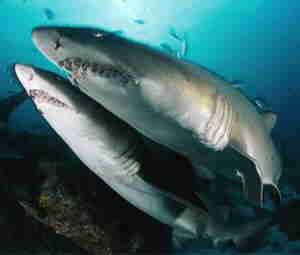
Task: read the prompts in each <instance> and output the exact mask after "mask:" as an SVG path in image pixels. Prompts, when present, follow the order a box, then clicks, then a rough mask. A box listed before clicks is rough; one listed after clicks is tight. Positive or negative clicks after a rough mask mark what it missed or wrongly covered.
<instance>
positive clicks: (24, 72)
mask: <svg viewBox="0 0 300 255" xmlns="http://www.w3.org/2000/svg"><path fill="white" fill-rule="evenodd" d="M15 72H16V75H17V78H18V79H19V81H20V82H21V83H22V85H23V87H24V89H25V90H26V92H27V93H28V90H29V89H30V85H31V82H32V80H33V78H34V70H33V68H32V67H30V66H27V65H22V64H15Z"/></svg>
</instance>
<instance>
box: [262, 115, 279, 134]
mask: <svg viewBox="0 0 300 255" xmlns="http://www.w3.org/2000/svg"><path fill="white" fill-rule="evenodd" d="M263 118H264V121H265V125H266V127H267V129H268V130H269V132H271V131H272V129H273V127H274V126H275V124H276V121H277V115H276V114H275V113H274V112H264V113H263Z"/></svg>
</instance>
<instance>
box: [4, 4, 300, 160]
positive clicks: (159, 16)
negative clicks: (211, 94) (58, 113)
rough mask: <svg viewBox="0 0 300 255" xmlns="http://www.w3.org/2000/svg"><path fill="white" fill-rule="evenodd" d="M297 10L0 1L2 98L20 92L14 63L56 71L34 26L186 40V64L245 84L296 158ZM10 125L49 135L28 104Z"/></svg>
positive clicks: (172, 44)
mask: <svg viewBox="0 0 300 255" xmlns="http://www.w3.org/2000/svg"><path fill="white" fill-rule="evenodd" d="M299 13H300V3H299V1H298V0H289V1H271V0H267V1H263V0H251V1H233V0H189V1H175V0H164V1H160V0H151V1H149V0H148V1H142V0H76V1H71V0H64V1H62V0H43V1H41V0H1V1H0V21H1V27H0V83H1V87H0V97H5V96H7V95H9V94H12V93H14V92H15V91H19V90H20V89H21V88H20V86H19V85H18V83H17V81H16V79H15V76H14V74H13V71H12V68H11V65H12V64H13V63H15V62H21V63H27V64H32V65H36V66H39V67H43V68H48V69H50V70H52V71H53V70H54V71H57V70H56V69H55V67H54V66H53V65H52V64H50V63H48V62H47V60H46V59H45V58H44V57H43V56H42V55H41V54H40V53H39V52H38V51H37V50H36V48H35V47H34V45H33V43H32V41H31V36H30V35H31V31H32V29H33V28H35V27H37V26H45V25H72V26H88V27H96V28H101V29H105V30H109V31H117V32H119V33H120V34H121V35H122V36H124V37H127V38H131V39H134V40H137V41H140V42H143V43H146V44H148V45H150V46H153V47H158V48H160V49H162V50H168V51H170V50H173V51H180V47H181V45H180V42H179V41H178V40H177V39H176V38H175V37H176V36H174V34H176V35H178V36H179V37H181V38H183V37H184V38H185V39H186V42H187V52H186V55H185V56H184V57H185V58H186V59H189V60H192V61H194V62H197V63H200V64H202V65H204V66H206V67H207V68H209V69H211V70H214V71H216V72H218V73H219V74H221V75H223V76H224V77H226V78H227V79H229V80H240V81H242V82H243V88H242V89H243V90H244V91H245V92H246V93H247V94H248V95H249V96H251V97H259V98H262V99H263V101H265V102H267V104H268V105H269V106H270V108H271V109H272V110H273V111H275V112H277V113H278V123H277V125H276V128H275V132H274V134H275V139H276V140H279V139H280V141H281V144H283V145H284V146H283V147H284V148H285V149H284V150H285V153H286V154H287V155H289V158H290V160H293V159H296V158H297V156H298V153H299V151H300V150H299V147H298V142H299V141H300V140H299V134H298V133H299V130H300V117H299V113H298V111H299V109H300V100H299V98H300V87H299V84H300V75H299V68H300V33H299V22H300V20H299V19H300V16H299ZM161 46H163V47H161ZM11 126H12V127H13V128H16V129H20V130H24V129H25V130H30V131H32V132H45V131H46V129H45V125H44V123H43V122H42V120H41V118H40V116H39V115H38V114H37V113H36V112H35V111H34V110H33V107H32V105H31V103H30V102H26V103H25V104H24V105H22V106H21V107H20V108H19V109H18V111H17V112H16V113H15V114H14V115H13V117H12V119H11Z"/></svg>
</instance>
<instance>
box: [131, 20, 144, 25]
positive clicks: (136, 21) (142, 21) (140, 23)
mask: <svg viewBox="0 0 300 255" xmlns="http://www.w3.org/2000/svg"><path fill="white" fill-rule="evenodd" d="M133 22H134V23H136V24H139V25H144V24H145V21H144V20H142V19H134V20H133Z"/></svg>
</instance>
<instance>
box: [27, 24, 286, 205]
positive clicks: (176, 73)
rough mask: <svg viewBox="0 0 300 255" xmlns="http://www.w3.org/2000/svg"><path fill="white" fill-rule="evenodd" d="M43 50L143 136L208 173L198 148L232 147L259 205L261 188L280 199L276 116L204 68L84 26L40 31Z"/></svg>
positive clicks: (35, 33) (246, 186)
mask: <svg viewBox="0 0 300 255" xmlns="http://www.w3.org/2000/svg"><path fill="white" fill-rule="evenodd" d="M32 38H33V41H34V42H35V44H36V46H37V47H38V49H39V50H40V51H41V52H42V53H43V54H44V55H46V56H47V57H48V58H49V59H50V60H51V61H52V62H54V63H55V64H57V65H58V66H59V67H61V68H63V69H64V70H65V71H67V72H68V73H69V74H70V76H71V79H72V81H73V84H74V85H77V86H78V87H79V89H80V90H82V91H83V92H84V93H85V94H87V95H88V96H90V97H91V98H93V99H94V100H96V101H97V102H98V103H100V104H102V105H103V106H104V107H105V108H106V109H108V110H109V111H111V112H112V113H114V114H115V115H117V116H118V117H119V118H121V119H122V120H124V121H125V122H127V123H128V124H129V125H131V126H132V127H134V128H135V129H137V130H138V131H139V132H140V133H142V134H143V135H145V136H146V137H148V138H150V139H152V140H154V141H156V142H157V143H160V144H163V145H165V146H167V147H169V148H170V149H172V150H175V151H176V152H178V153H180V154H182V155H184V156H186V157H187V158H188V159H189V160H190V162H191V163H192V165H193V167H194V169H195V170H196V171H198V172H199V173H200V174H201V175H203V176H205V177H206V178H209V179H214V178H215V176H214V174H213V173H212V172H207V171H206V172H205V171H203V165H202V163H201V151H203V147H204V148H208V149H211V150H212V151H223V150H224V149H225V148H228V147H230V148H233V149H234V150H236V151H238V152H239V153H240V154H241V155H243V156H244V157H247V158H248V159H249V160H251V161H252V162H253V164H254V165H255V168H254V169H256V170H252V171H244V169H240V170H239V171H238V172H237V174H238V176H240V177H241V180H242V182H243V184H244V190H245V192H246V195H247V197H248V198H249V199H250V200H251V201H253V202H254V203H256V204H258V205H259V206H261V205H262V200H263V185H264V184H265V185H271V186H272V187H273V188H274V190H275V192H276V193H277V196H278V197H279V198H280V197H281V196H280V191H279V189H278V182H279V179H280V176H281V172H282V166H281V159H280V156H279V155H278V152H277V150H276V148H275V146H274V144H273V141H272V139H271V137H270V132H271V129H272V127H273V126H274V124H275V121H276V118H275V115H274V114H271V113H267V114H260V113H259V112H258V111H257V109H256V107H255V106H254V105H253V104H252V103H251V102H250V101H249V100H248V99H247V97H246V96H244V95H243V94H242V93H241V91H240V90H239V89H235V88H234V87H233V86H231V84H230V82H228V81H226V80H224V79H223V78H222V77H221V76H219V75H217V74H215V73H213V72H211V71H209V70H207V69H206V68H204V67H202V66H198V65H194V64H192V63H188V62H185V61H182V60H178V59H176V58H174V57H172V56H168V55H166V54H164V53H162V52H159V51H157V50H155V49H151V48H149V47H146V46H144V45H141V44H138V43H135V42H132V41H129V40H126V39H123V38H120V37H118V36H116V35H112V34H105V33H104V32H103V33H102V36H101V37H99V36H98V37H96V36H95V32H94V30H90V29H84V28H63V27H48V28H47V27H44V28H43V27H42V28H37V29H35V30H34V31H33V34H32Z"/></svg>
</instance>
